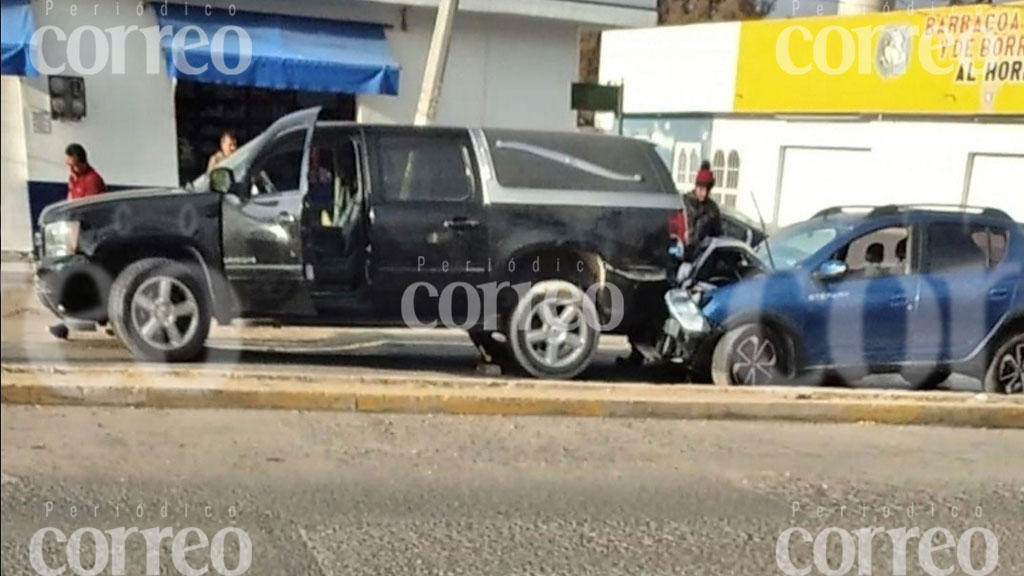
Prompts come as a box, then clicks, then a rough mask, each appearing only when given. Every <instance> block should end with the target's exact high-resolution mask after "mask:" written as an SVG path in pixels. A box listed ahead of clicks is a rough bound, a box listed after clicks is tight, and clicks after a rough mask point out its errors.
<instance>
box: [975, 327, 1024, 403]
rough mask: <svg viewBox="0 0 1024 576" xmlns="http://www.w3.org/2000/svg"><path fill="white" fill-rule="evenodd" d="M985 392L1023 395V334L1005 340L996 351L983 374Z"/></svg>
mask: <svg viewBox="0 0 1024 576" xmlns="http://www.w3.org/2000/svg"><path fill="white" fill-rule="evenodd" d="M984 386H985V391H986V392H990V393H995V394H1024V334H1017V335H1014V336H1011V337H1009V338H1007V339H1006V340H1005V341H1004V342H1003V343H1002V344H1001V345H1000V346H999V348H997V349H996V353H995V354H994V355H993V356H992V360H991V361H989V365H988V370H987V371H986V372H985V380H984Z"/></svg>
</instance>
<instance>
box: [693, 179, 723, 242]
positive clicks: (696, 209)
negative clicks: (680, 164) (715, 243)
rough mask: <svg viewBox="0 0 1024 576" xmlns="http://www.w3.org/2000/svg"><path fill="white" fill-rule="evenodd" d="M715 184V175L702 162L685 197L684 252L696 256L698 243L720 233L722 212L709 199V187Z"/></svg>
mask: <svg viewBox="0 0 1024 576" xmlns="http://www.w3.org/2000/svg"><path fill="white" fill-rule="evenodd" d="M714 186H715V176H714V174H712V172H711V170H710V165H709V164H708V163H707V162H704V163H703V164H702V165H701V168H700V171H699V172H697V181H696V183H695V186H694V188H693V192H691V193H690V194H689V195H688V197H687V199H686V200H687V202H686V212H687V219H688V220H689V226H687V230H688V232H687V239H686V254H688V255H691V257H692V256H696V252H697V250H698V249H699V247H700V245H701V244H703V243H704V242H706V241H707V240H708V239H709V238H715V237H717V236H721V235H722V214H721V212H720V211H719V210H718V204H716V203H715V201H714V200H712V199H711V189H712V188H714Z"/></svg>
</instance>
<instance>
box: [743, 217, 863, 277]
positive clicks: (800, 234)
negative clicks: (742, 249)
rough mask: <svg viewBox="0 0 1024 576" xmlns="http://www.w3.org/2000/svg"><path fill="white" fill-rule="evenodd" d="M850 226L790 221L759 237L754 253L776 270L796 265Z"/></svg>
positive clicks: (821, 222) (830, 222)
mask: <svg viewBox="0 0 1024 576" xmlns="http://www.w3.org/2000/svg"><path fill="white" fill-rule="evenodd" d="M850 228H851V226H850V225H849V224H843V223H840V222H836V221H829V220H821V219H816V220H808V221H806V222H800V223H797V224H792V225H790V226H786V227H785V228H782V229H781V230H779V231H778V232H776V233H775V234H773V235H772V236H771V237H770V238H766V239H765V240H762V241H761V243H760V244H758V245H757V246H756V247H755V248H754V253H755V254H757V256H758V258H760V259H762V260H764V261H765V262H774V266H775V269H776V270H788V269H791V268H796V267H798V266H800V265H801V264H802V263H803V261H804V260H806V259H807V257H808V256H811V255H812V254H814V253H815V252H817V251H818V250H821V249H822V248H823V247H824V246H825V245H826V244H828V243H829V242H831V241H832V240H834V239H835V237H836V236H838V235H839V234H841V233H843V232H845V231H846V230H849V229H850ZM769 250H770V251H771V254H770V255H769Z"/></svg>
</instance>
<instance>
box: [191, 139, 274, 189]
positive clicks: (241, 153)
mask: <svg viewBox="0 0 1024 576" xmlns="http://www.w3.org/2000/svg"><path fill="white" fill-rule="evenodd" d="M264 138H265V136H264V135H263V134H260V135H259V136H257V137H255V138H253V139H252V140H250V141H248V142H246V143H245V145H243V146H241V147H240V148H239V149H238V150H235V153H234V154H232V155H231V156H228V157H227V159H225V160H224V161H223V162H221V163H220V164H218V165H217V167H218V168H230V169H231V171H232V172H234V174H235V180H236V181H237V180H240V179H241V178H242V176H243V174H242V171H243V169H244V167H245V166H248V164H249V160H250V158H251V157H252V156H254V155H255V154H256V152H257V151H258V150H259V149H260V148H261V143H262V142H263V140H264ZM208 175H209V173H204V174H203V175H202V176H199V177H198V178H196V179H195V180H193V181H192V182H190V183H189V186H188V189H189V190H190V191H194V192H209V191H210V179H209V177H208Z"/></svg>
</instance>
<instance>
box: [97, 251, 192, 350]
mask: <svg viewBox="0 0 1024 576" xmlns="http://www.w3.org/2000/svg"><path fill="white" fill-rule="evenodd" d="M202 286H203V284H202V281H201V277H200V276H199V274H198V272H197V271H196V270H195V269H194V267H192V266H188V265H186V264H183V263H181V262H176V261H174V260H168V259H165V258H147V259H145V260H140V261H138V262H135V263H132V264H130V265H129V266H128V267H127V268H125V269H124V270H123V271H122V272H121V273H120V274H119V275H118V277H117V279H116V280H115V281H114V284H113V286H112V287H111V291H110V301H109V304H108V306H109V317H110V324H111V326H112V327H113V329H114V333H115V334H116V335H117V337H118V338H119V339H120V340H121V342H123V343H124V345H125V346H127V347H128V349H129V350H131V352H132V354H134V355H135V357H136V358H139V359H142V360H151V361H159V362H182V361H188V360H193V359H195V358H197V357H198V356H199V355H200V354H201V353H202V351H203V345H204V343H205V342H206V337H207V335H208V334H209V331H210V310H209V305H208V302H207V298H206V292H205V291H204V290H203V287H202Z"/></svg>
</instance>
